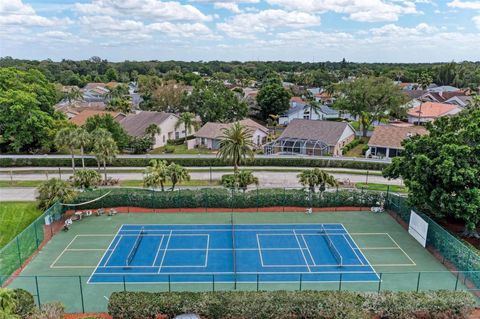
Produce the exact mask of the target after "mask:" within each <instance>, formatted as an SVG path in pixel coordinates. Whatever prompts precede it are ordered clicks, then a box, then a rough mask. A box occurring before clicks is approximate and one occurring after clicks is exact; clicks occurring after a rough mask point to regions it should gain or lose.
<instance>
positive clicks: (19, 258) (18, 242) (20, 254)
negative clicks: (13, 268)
mask: <svg viewBox="0 0 480 319" xmlns="http://www.w3.org/2000/svg"><path fill="white" fill-rule="evenodd" d="M18 237H19V236H17V237H16V242H17V252H18V266H19V268H23V267H22V253H21V252H20V241H19V240H18Z"/></svg>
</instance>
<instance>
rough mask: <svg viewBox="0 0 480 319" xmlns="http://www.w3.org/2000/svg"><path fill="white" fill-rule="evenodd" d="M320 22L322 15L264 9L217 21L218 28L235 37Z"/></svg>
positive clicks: (302, 26) (308, 25)
mask: <svg viewBox="0 0 480 319" xmlns="http://www.w3.org/2000/svg"><path fill="white" fill-rule="evenodd" d="M319 24H320V17H318V16H315V15H312V14H309V13H305V12H296V11H293V12H287V11H284V10H264V11H260V12H257V13H243V14H239V15H236V16H234V17H233V18H231V19H227V20H226V21H225V22H223V23H217V28H218V29H219V30H221V31H223V32H225V33H226V34H228V35H229V36H230V37H233V38H253V37H254V34H255V33H263V32H267V31H272V30H274V29H276V28H279V27H282V28H285V27H288V28H305V27H310V26H315V25H319Z"/></svg>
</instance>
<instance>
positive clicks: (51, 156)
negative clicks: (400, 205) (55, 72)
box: [0, 154, 390, 163]
mask: <svg viewBox="0 0 480 319" xmlns="http://www.w3.org/2000/svg"><path fill="white" fill-rule="evenodd" d="M76 157H77V158H79V157H80V156H76ZM117 157H118V158H149V159H150V158H165V159H168V158H216V155H215V154H198V155H195V154H143V155H118V156H117ZM2 158H18V159H19V158H24V159H25V158H26V159H35V158H68V159H70V158H71V155H67V154H64V155H57V154H53V155H47V154H45V155H0V159H2ZM85 158H94V156H91V155H85ZM255 158H296V159H298V158H306V159H324V160H330V161H357V162H374V163H390V159H373V158H358V157H332V156H302V155H256V156H255Z"/></svg>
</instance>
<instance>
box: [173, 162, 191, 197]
mask: <svg viewBox="0 0 480 319" xmlns="http://www.w3.org/2000/svg"><path fill="white" fill-rule="evenodd" d="M167 173H168V178H169V179H170V181H171V182H172V191H173V190H174V189H175V185H177V184H179V183H181V182H184V181H189V180H190V174H189V173H188V170H187V169H186V168H185V167H183V166H181V165H179V164H175V163H170V165H168V166H167Z"/></svg>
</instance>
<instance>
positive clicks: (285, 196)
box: [282, 187, 287, 212]
mask: <svg viewBox="0 0 480 319" xmlns="http://www.w3.org/2000/svg"><path fill="white" fill-rule="evenodd" d="M286 201H287V189H286V188H285V187H284V188H283V203H282V207H283V211H284V212H285V202H286Z"/></svg>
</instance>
